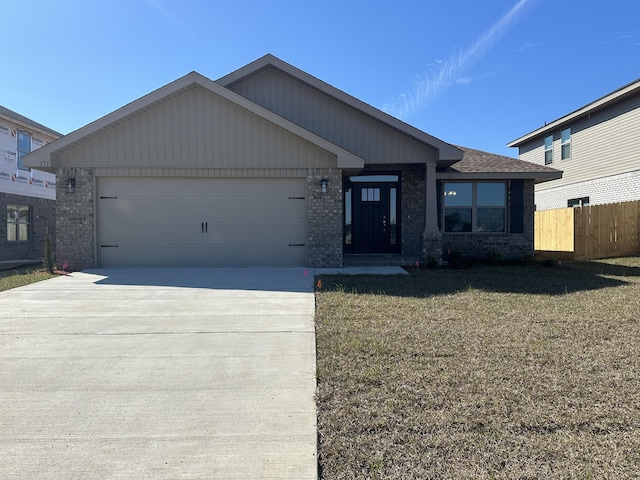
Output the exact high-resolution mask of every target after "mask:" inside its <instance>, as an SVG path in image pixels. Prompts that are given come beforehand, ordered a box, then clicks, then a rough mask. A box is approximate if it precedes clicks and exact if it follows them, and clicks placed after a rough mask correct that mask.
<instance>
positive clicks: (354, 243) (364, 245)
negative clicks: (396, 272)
mask: <svg viewBox="0 0 640 480" xmlns="http://www.w3.org/2000/svg"><path fill="white" fill-rule="evenodd" d="M400 211H401V210H400V176H399V175H397V174H389V175H387V174H370V175H357V176H351V177H345V178H344V253H345V256H346V255H365V254H366V255H391V254H400V253H401V249H400V245H401V239H400V235H401V225H400Z"/></svg>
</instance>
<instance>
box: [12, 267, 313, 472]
mask: <svg viewBox="0 0 640 480" xmlns="http://www.w3.org/2000/svg"><path fill="white" fill-rule="evenodd" d="M313 314H314V298H313V271H312V270H311V271H307V270H305V269H303V268H274V269H270V268H238V269H223V268H220V269H216V268H192V269H122V270H115V269H113V270H110V269H101V270H95V271H87V272H80V273H74V274H72V275H70V276H66V277H58V278H55V279H52V280H48V281H44V282H40V283H37V284H33V285H29V286H26V287H22V288H17V289H14V290H10V291H6V292H0V478H2V479H14V478H19V479H53V478H56V479H58V478H64V479H76V478H78V479H80V478H82V479H94V478H95V479H98V478H99V479H114V478H115V479H124V478H126V479H142V478H151V479H178V478H192V479H204V478H206V479H218V478H225V479H236V478H237V479H240V478H241V479H257V478H270V479H296V480H300V479H314V478H317V459H316V409H315V402H314V394H315V334H314V323H313Z"/></svg>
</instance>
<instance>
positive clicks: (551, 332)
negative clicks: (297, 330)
mask: <svg viewBox="0 0 640 480" xmlns="http://www.w3.org/2000/svg"><path fill="white" fill-rule="evenodd" d="M322 282H323V288H322V289H321V290H320V291H318V292H317V296H316V298H317V300H316V301H317V311H316V329H317V354H318V393H317V402H318V427H319V464H320V474H321V478H322V479H325V480H328V479H331V480H336V479H352V478H353V479H356V478H357V479H362V478H371V479H388V478H397V479H439V478H443V479H444V478H456V479H457V478H487V479H489V478H519V479H525V478H527V479H536V478H580V479H583V478H616V479H625V478H640V320H639V319H640V259H639V258H628V259H619V260H608V261H599V262H589V263H571V264H566V265H561V266H560V265H559V266H554V267H551V268H544V267H542V266H529V267H475V268H470V269H467V270H420V271H414V272H412V274H411V275H409V276H404V277H402V276H393V277H384V276H374V277H369V276H331V277H330V276H325V277H322Z"/></svg>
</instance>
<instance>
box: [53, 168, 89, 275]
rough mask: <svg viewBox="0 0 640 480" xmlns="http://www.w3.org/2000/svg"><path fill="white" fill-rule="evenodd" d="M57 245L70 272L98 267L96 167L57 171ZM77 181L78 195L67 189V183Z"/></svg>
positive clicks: (61, 258) (58, 260) (76, 191)
mask: <svg viewBox="0 0 640 480" xmlns="http://www.w3.org/2000/svg"><path fill="white" fill-rule="evenodd" d="M56 175H57V178H58V182H57V188H56V198H57V200H58V211H57V222H56V223H57V232H58V237H57V242H56V259H57V262H58V264H59V265H62V264H64V263H67V264H68V268H69V269H70V270H82V269H85V268H92V267H95V266H96V259H95V257H94V237H93V232H94V221H95V219H96V216H95V215H94V182H93V169H92V168H62V169H58V171H57V172H56ZM69 178H75V180H76V190H75V193H68V192H67V190H66V184H67V180H68V179H69Z"/></svg>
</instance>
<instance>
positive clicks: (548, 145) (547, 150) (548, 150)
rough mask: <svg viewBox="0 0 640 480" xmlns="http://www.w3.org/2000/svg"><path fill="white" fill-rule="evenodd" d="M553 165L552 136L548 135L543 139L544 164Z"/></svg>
mask: <svg viewBox="0 0 640 480" xmlns="http://www.w3.org/2000/svg"><path fill="white" fill-rule="evenodd" d="M550 163H553V135H549V136H548V137H545V139H544V164H545V165H549V164H550Z"/></svg>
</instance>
